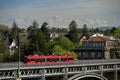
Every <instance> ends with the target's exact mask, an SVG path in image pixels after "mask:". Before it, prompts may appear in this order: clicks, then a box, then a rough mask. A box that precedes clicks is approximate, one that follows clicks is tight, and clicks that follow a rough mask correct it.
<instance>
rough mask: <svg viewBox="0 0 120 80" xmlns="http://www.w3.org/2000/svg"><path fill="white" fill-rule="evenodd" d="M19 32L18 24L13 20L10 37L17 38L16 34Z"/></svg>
mask: <svg viewBox="0 0 120 80" xmlns="http://www.w3.org/2000/svg"><path fill="white" fill-rule="evenodd" d="M19 32H20V28H19V27H18V25H17V24H16V22H15V21H14V22H13V25H12V29H11V33H10V35H11V38H12V39H17V36H19Z"/></svg>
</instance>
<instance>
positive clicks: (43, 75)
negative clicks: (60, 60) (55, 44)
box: [41, 69, 46, 80]
mask: <svg viewBox="0 0 120 80" xmlns="http://www.w3.org/2000/svg"><path fill="white" fill-rule="evenodd" d="M45 73H46V71H45V69H42V73H41V75H42V80H46V78H45Z"/></svg>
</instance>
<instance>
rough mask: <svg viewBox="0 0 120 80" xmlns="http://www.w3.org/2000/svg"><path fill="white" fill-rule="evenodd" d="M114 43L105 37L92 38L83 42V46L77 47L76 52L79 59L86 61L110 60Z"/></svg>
mask: <svg viewBox="0 0 120 80" xmlns="http://www.w3.org/2000/svg"><path fill="white" fill-rule="evenodd" d="M112 43H113V41H112V40H110V39H109V38H106V37H104V36H99V35H96V36H91V37H90V38H88V39H87V40H84V41H82V46H80V47H77V48H76V49H75V52H76V53H77V55H78V58H79V59H81V60H84V59H110V49H111V46H112Z"/></svg>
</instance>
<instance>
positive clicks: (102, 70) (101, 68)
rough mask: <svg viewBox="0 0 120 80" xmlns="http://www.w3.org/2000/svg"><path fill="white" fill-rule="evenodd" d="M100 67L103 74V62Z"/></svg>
mask: <svg viewBox="0 0 120 80" xmlns="http://www.w3.org/2000/svg"><path fill="white" fill-rule="evenodd" d="M99 68H100V72H101V75H102V76H103V65H102V64H101V66H100V67H99Z"/></svg>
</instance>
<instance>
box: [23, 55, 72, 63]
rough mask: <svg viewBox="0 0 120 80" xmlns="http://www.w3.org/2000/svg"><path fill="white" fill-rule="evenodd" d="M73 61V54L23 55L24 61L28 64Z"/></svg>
mask: <svg viewBox="0 0 120 80" xmlns="http://www.w3.org/2000/svg"><path fill="white" fill-rule="evenodd" d="M65 62H69V63H72V62H74V56H69V55H68V56H57V55H54V56H53V55H49V56H38V55H35V56H25V59H24V63H25V64H28V65H34V64H44V63H45V64H53V63H54V64H55V63H65Z"/></svg>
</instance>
